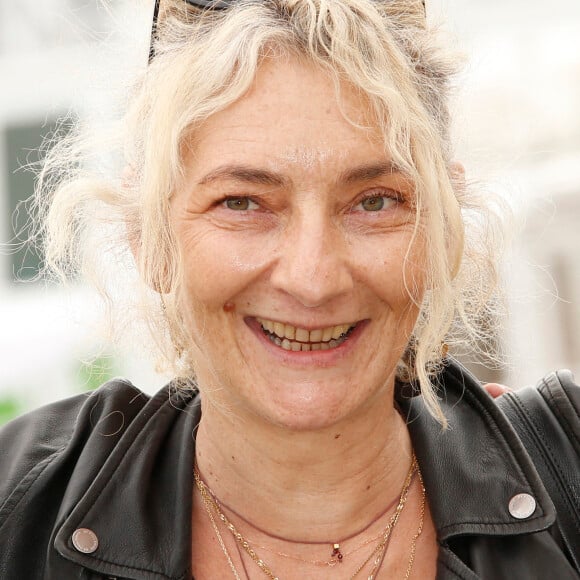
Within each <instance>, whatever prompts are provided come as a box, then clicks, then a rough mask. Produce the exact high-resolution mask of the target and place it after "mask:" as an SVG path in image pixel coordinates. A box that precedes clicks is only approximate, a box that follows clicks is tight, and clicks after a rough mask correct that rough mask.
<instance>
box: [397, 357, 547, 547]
mask: <svg viewBox="0 0 580 580" xmlns="http://www.w3.org/2000/svg"><path fill="white" fill-rule="evenodd" d="M412 395H413V393H412V392H410V389H407V393H405V392H404V389H403V390H401V391H400V392H399V396H398V402H399V405H400V407H401V408H402V410H403V413H404V414H405V415H406V417H407V422H408V427H409V431H410V434H411V439H412V441H413V446H414V449H415V453H416V455H417V460H418V462H419V465H420V467H421V472H422V475H423V478H424V482H425V488H426V490H427V497H428V498H429V506H430V508H431V512H432V516H433V518H434V521H435V526H436V528H437V531H438V537H439V539H440V541H446V540H448V539H449V538H450V537H452V536H456V535H489V536H497V535H516V534H528V533H534V532H538V531H540V530H544V529H546V528H548V527H550V526H551V525H552V524H553V523H554V521H555V517H556V515H555V509H554V506H553V504H552V501H551V500H550V497H549V495H548V494H547V492H546V490H545V488H544V486H543V484H542V482H541V480H540V479H539V477H538V474H537V472H536V470H535V468H534V466H533V464H532V462H531V460H530V458H529V456H528V454H527V452H526V451H525V450H524V448H523V446H522V444H521V442H520V440H519V439H518V437H517V436H516V434H515V432H514V430H513V428H512V427H511V425H510V424H509V422H508V420H507V419H506V417H505V415H504V414H503V413H502V412H501V411H500V410H499V408H498V407H497V405H496V403H495V402H494V401H493V400H492V398H491V397H490V396H489V395H488V394H487V393H486V392H485V391H484V390H483V389H482V388H481V386H480V383H479V382H478V381H477V380H476V379H475V378H474V377H473V376H471V375H470V373H469V372H468V371H467V370H465V369H464V368H462V367H461V366H460V365H459V364H458V363H457V362H456V361H453V360H449V361H448V364H447V366H446V367H445V369H444V371H443V373H442V375H441V376H440V389H439V396H440V403H441V406H442V409H443V412H444V413H445V416H446V417H447V419H448V420H449V428H448V429H447V430H443V429H442V428H441V426H440V425H439V424H438V423H437V422H436V421H435V420H434V419H433V418H432V417H431V415H429V413H428V411H427V409H426V406H425V403H424V401H423V399H422V397H420V396H412ZM518 494H528V495H530V496H532V497H533V498H534V500H535V502H536V509H535V511H534V512H533V514H532V515H531V516H530V517H528V518H525V519H516V518H515V517H514V516H513V515H512V514H511V513H510V509H509V504H510V500H511V499H512V498H513V497H514V496H516V495H518Z"/></svg>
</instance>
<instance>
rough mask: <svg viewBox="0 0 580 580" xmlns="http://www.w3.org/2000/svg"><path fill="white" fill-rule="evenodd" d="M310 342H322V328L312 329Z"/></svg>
mask: <svg viewBox="0 0 580 580" xmlns="http://www.w3.org/2000/svg"><path fill="white" fill-rule="evenodd" d="M308 342H322V330H321V329H319V330H311V331H310V340H309V341H308Z"/></svg>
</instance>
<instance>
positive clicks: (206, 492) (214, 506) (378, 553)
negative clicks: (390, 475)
mask: <svg viewBox="0 0 580 580" xmlns="http://www.w3.org/2000/svg"><path fill="white" fill-rule="evenodd" d="M415 473H418V474H419V480H420V483H421V488H422V504H421V515H420V524H419V528H418V531H417V533H416V534H415V536H414V537H413V539H412V542H411V556H410V559H409V564H408V566H407V573H406V575H405V580H408V578H409V577H410V575H411V570H412V568H413V562H414V558H415V551H416V542H417V539H418V537H419V535H420V534H421V531H422V529H423V521H424V513H425V487H424V485H423V478H422V476H421V472H420V470H419V466H418V464H417V460H416V458H415V455H414V454H413V456H412V461H411V467H410V468H409V471H408V473H407V476H406V478H405V482H404V484H403V488H402V490H401V495H400V496H399V503H398V504H397V507H396V509H395V513H394V514H393V515H392V516H391V518H390V520H389V523H388V524H387V526H386V527H385V529H384V530H383V531H382V532H381V535H380V537H381V540H380V542H379V544H378V545H377V546H376V547H375V549H374V550H373V551H372V552H371V554H370V556H369V557H368V558H366V560H365V561H364V562H363V563H362V564H361V565H360V566H359V567H358V568H357V569H356V570H355V572H354V574H352V576H351V577H350V580H353V579H354V578H355V577H356V576H358V574H359V573H360V572H361V571H362V570H363V569H364V568H365V566H367V565H368V564H369V562H370V561H371V560H372V559H373V557H374V562H373V567H372V569H371V572H370V575H369V576H368V580H374V578H375V576H376V574H377V572H378V570H379V569H380V566H381V564H382V562H383V560H384V557H385V554H386V550H387V547H388V544H389V540H390V537H391V534H392V531H393V529H394V528H395V526H396V524H397V522H398V521H399V518H400V515H401V512H402V511H403V508H404V507H405V504H406V502H407V497H408V494H409V489H410V487H411V482H412V480H413V476H414V474H415ZM194 479H195V484H196V487H197V489H198V490H199V492H200V495H201V497H202V500H203V504H204V507H205V510H206V512H207V514H208V516H209V518H210V521H211V524H212V527H213V529H214V532H215V533H216V536H217V538H218V542H219V544H220V547H221V549H222V551H223V553H224V555H225V556H226V559H227V561H228V565H229V567H230V569H231V571H232V573H233V575H234V578H236V580H240V576H239V574H238V572H237V570H236V568H235V565H234V563H233V561H232V558H231V556H230V554H229V551H228V549H227V547H226V545H225V543H224V541H223V538H222V536H221V534H220V532H219V529H218V526H217V523H216V521H215V518H214V516H213V513H212V512H213V511H215V513H216V514H217V516H218V518H219V519H220V520H221V522H222V523H223V524H224V525H225V526H226V528H227V529H228V530H229V531H230V533H231V534H232V536H233V538H234V539H235V540H236V542H237V543H238V544H239V545H240V546H241V547H242V548H243V549H244V551H245V552H246V553H247V554H248V555H249V556H250V558H251V559H252V561H253V562H254V563H255V564H256V565H257V566H258V567H259V568H260V570H261V571H262V572H263V573H264V574H265V575H266V576H268V577H269V578H270V580H279V578H278V577H277V576H276V575H275V574H274V573H273V572H272V570H271V569H270V567H269V566H268V565H267V564H266V562H264V560H262V558H260V557H259V556H258V554H257V553H256V551H255V550H254V549H253V548H252V546H251V544H250V542H249V541H248V540H246V539H245V538H244V536H243V535H242V534H241V533H240V532H239V531H238V530H237V528H236V527H235V525H234V524H233V523H232V522H231V521H230V520H229V519H228V517H227V516H226V515H225V514H224V513H223V510H222V509H221V505H220V503H219V501H218V500H217V498H216V497H215V495H214V494H213V492H212V491H211V489H210V488H209V487H208V486H207V485H206V484H205V483H204V481H203V480H202V479H201V476H200V474H199V471H198V470H197V466H196V467H195V469H194ZM369 543H370V542H369ZM361 547H362V546H361ZM358 549H360V547H359V548H357V550H358ZM355 551H356V550H353V551H352V552H355ZM352 552H351V553H352ZM336 555H340V556H339V559H340V560H342V553H341V552H340V544H336V543H335V544H333V553H332V556H336Z"/></svg>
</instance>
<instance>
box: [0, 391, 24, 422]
mask: <svg viewBox="0 0 580 580" xmlns="http://www.w3.org/2000/svg"><path fill="white" fill-rule="evenodd" d="M23 411H24V404H23V403H22V402H21V401H19V400H18V399H16V398H15V397H3V398H2V399H0V425H4V423H8V421H10V420H11V419H14V417H16V416H18V415H20V414H21V413H22V412H23Z"/></svg>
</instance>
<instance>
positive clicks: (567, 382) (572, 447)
mask: <svg viewBox="0 0 580 580" xmlns="http://www.w3.org/2000/svg"><path fill="white" fill-rule="evenodd" d="M498 404H499V406H500V408H501V409H502V410H503V411H504V412H505V414H506V415H507V417H508V418H509V419H510V422H511V424H512V426H513V427H514V428H515V430H516V432H517V433H518V435H519V437H520V439H521V440H522V442H523V443H524V445H525V447H526V449H527V451H528V452H529V454H530V456H531V458H532V460H533V462H534V464H535V466H536V469H537V470H538V473H539V474H540V476H541V478H542V481H543V483H544V485H545V486H546V489H547V490H548V492H549V493H550V496H551V498H552V501H553V502H554V504H555V506H556V511H557V513H558V520H557V525H558V530H559V533H560V535H561V536H562V540H563V542H564V543H565V545H566V549H567V551H568V554H569V557H570V559H571V560H572V561H573V562H574V565H575V568H576V570H580V412H579V410H580V387H579V386H578V385H576V384H575V383H574V378H573V376H572V373H571V372H570V371H567V370H562V371H558V372H555V373H550V374H549V375H547V376H546V377H544V378H543V379H542V381H541V382H540V383H539V384H538V385H537V386H536V387H535V388H534V387H526V388H524V389H520V390H518V391H512V392H510V393H507V394H506V395H504V396H503V397H501V398H500V399H498Z"/></svg>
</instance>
